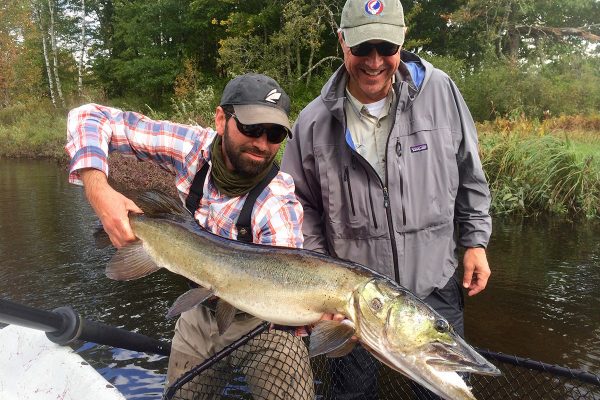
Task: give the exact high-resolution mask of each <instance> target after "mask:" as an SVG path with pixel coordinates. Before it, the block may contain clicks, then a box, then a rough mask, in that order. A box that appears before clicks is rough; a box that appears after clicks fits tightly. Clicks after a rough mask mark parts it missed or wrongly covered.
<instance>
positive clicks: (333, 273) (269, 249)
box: [107, 201, 499, 399]
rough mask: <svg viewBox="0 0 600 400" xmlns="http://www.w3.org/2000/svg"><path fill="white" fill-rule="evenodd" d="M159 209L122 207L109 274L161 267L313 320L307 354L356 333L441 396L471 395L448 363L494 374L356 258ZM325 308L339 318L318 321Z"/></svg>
mask: <svg viewBox="0 0 600 400" xmlns="http://www.w3.org/2000/svg"><path fill="white" fill-rule="evenodd" d="M160 203H161V201H158V204H159V205H160ZM142 208H143V209H144V207H142ZM167 208H168V207H167ZM173 208H174V206H173V207H171V210H170V211H171V212H172V211H173ZM151 214H155V215H154V216H151ZM162 215H163V216H157V215H156V213H148V212H147V213H146V214H145V215H130V223H131V226H132V228H133V231H134V233H135V235H136V236H137V237H138V239H139V241H138V242H135V244H133V245H131V246H128V247H125V248H123V249H120V250H119V251H118V252H117V253H116V255H115V256H114V258H113V259H112V260H111V262H110V263H109V266H108V267H107V275H108V276H109V277H110V278H113V279H119V280H129V279H136V278H139V277H141V276H145V275H148V274H149V273H152V272H154V271H156V270H158V269H160V268H166V269H168V270H169V271H171V272H173V273H176V274H179V275H182V276H184V277H186V278H188V279H190V280H192V281H194V282H195V283H197V284H198V285H200V286H201V287H202V288H203V289H201V290H203V291H204V292H203V293H204V297H205V298H206V297H207V295H206V294H207V293H208V295H210V296H213V295H214V296H218V297H219V298H220V300H219V301H220V302H223V303H226V304H227V305H228V306H229V307H231V309H236V310H241V311H245V312H247V313H249V314H252V315H254V316H256V317H258V318H260V319H263V320H266V321H270V322H272V323H275V324H280V325H289V326H302V325H312V324H315V323H317V324H316V326H315V328H314V329H313V332H312V334H311V341H310V354H311V356H314V355H317V354H322V353H325V354H327V355H328V356H333V357H335V356H341V355H343V354H346V353H348V352H349V351H350V350H351V349H352V347H353V346H354V344H355V342H354V341H353V340H352V339H351V337H352V336H355V337H356V338H358V341H359V342H360V343H361V344H362V345H363V346H364V347H365V348H366V349H368V350H369V351H370V352H371V353H372V354H373V355H374V356H375V357H376V358H377V359H379V360H380V361H382V362H383V363H384V364H386V365H388V366H389V367H391V368H392V369H395V370H397V371H399V372H401V373H403V374H405V375H406V376H408V377H409V378H411V379H413V380H414V381H416V382H417V383H419V384H421V385H422V386H424V387H426V388H427V389H429V390H431V391H432V392H434V393H436V394H438V395H439V396H441V397H443V398H446V399H474V396H473V395H472V393H471V391H470V389H469V388H468V387H467V385H466V384H465V383H464V381H463V380H462V379H461V378H460V376H459V375H458V374H457V373H456V372H459V371H464V372H471V373H480V374H488V375H497V374H499V372H498V370H497V369H496V368H495V367H494V366H493V365H492V364H490V363H489V362H488V361H486V360H485V359H484V358H483V357H482V356H481V355H479V354H478V353H477V352H476V351H475V350H474V349H473V348H472V347H471V346H469V345H468V344H467V343H466V342H465V341H464V340H463V339H462V338H460V337H459V336H458V335H457V334H456V333H454V331H453V330H452V328H451V327H450V326H449V324H448V322H447V321H446V320H445V319H444V318H443V317H442V316H440V315H439V314H437V313H436V312H435V311H434V310H433V309H432V308H431V307H429V306H428V305H427V304H425V303H424V302H423V301H421V300H420V299H418V298H417V297H415V296H414V295H413V294H412V293H410V292H409V291H408V290H406V289H405V288H403V287H401V286H400V285H398V284H397V283H395V282H393V281H392V280H390V279H389V278H387V277H385V276H382V275H380V274H378V273H376V272H374V271H372V270H370V269H368V268H366V267H364V266H362V265H359V264H356V263H352V262H348V261H343V260H339V259H335V258H333V257H329V256H326V255H323V254H320V253H316V252H312V251H308V250H302V249H291V248H283V247H273V246H264V245H256V244H249V243H243V242H238V241H234V240H229V239H226V238H223V237H220V236H217V235H214V234H211V233H209V232H206V231H204V230H199V229H193V228H191V225H190V224H189V223H182V222H181V221H179V220H176V219H174V218H172V217H170V216H167V214H162ZM188 218H189V217H188ZM184 296H186V295H184ZM184 296H182V297H184ZM189 297H190V296H188V303H189ZM178 301H179V300H178ZM183 303H185V301H183ZM195 304H197V303H194V301H192V302H191V304H188V305H187V306H188V307H189V306H192V305H195ZM324 313H330V314H336V313H339V314H343V315H345V316H346V317H347V320H346V321H344V322H335V321H320V322H319V320H320V318H321V316H322V314H324ZM225 324H226V323H225Z"/></svg>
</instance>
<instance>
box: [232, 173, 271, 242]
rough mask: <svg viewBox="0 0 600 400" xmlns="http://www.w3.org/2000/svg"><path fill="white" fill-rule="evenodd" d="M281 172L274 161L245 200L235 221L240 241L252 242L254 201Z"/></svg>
mask: <svg viewBox="0 0 600 400" xmlns="http://www.w3.org/2000/svg"><path fill="white" fill-rule="evenodd" d="M278 172H279V167H278V166H277V164H275V163H273V166H272V167H271V170H270V171H269V173H268V174H267V175H266V176H265V177H264V179H263V180H262V181H260V183H259V184H258V185H256V186H254V187H253V188H252V190H250V193H248V197H246V201H244V206H243V207H242V211H241V212H240V215H239V217H238V219H237V221H236V223H235V226H236V228H237V231H238V235H237V240H239V241H240V242H246V243H252V228H251V223H250V217H251V216H252V209H253V208H254V203H255V202H256V199H257V198H258V196H259V195H260V194H261V193H262V192H263V190H265V188H266V187H267V186H268V185H269V183H271V181H272V180H273V178H275V177H276V176H277V173H278Z"/></svg>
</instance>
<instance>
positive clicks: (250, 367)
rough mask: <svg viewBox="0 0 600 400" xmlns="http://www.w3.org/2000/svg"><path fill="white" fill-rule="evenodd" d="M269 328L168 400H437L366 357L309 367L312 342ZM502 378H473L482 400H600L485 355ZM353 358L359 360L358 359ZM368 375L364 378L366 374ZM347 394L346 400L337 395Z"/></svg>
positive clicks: (201, 370)
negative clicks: (309, 347) (340, 391)
mask: <svg viewBox="0 0 600 400" xmlns="http://www.w3.org/2000/svg"><path fill="white" fill-rule="evenodd" d="M265 328H266V325H263V326H261V327H259V328H258V329H257V330H255V332H253V333H252V334H251V335H248V337H246V338H244V339H243V340H241V341H239V342H236V343H234V344H232V346H231V347H230V348H227V349H224V350H223V351H222V352H221V353H220V354H217V355H215V356H214V357H213V358H211V359H209V360H206V361H205V362H204V363H202V364H201V365H200V366H197V367H196V368H193V369H192V370H191V371H189V373H188V374H186V375H184V376H183V377H182V378H180V379H179V380H177V381H176V382H175V383H174V384H173V385H172V386H171V387H170V388H169V389H168V390H167V391H166V392H165V395H164V397H163V398H164V399H257V400H258V399H266V400H271V399H285V400H288V399H298V400H300V399H315V398H316V399H319V400H328V399H338V398H357V399H382V400H383V399H390V400H392V399H438V397H436V396H435V395H433V394H432V393H431V392H428V391H426V390H425V389H423V388H421V387H420V386H418V385H416V384H415V383H414V382H412V381H411V380H409V379H407V378H405V377H404V376H403V375H402V374H400V373H398V372H396V371H393V370H391V369H390V368H388V367H386V366H385V365H383V364H382V363H380V362H379V361H377V360H376V359H374V358H373V357H371V356H370V355H369V354H368V353H367V352H366V351H364V352H360V351H359V352H357V353H356V359H353V360H351V361H350V362H348V361H344V360H347V358H344V359H331V358H327V357H325V356H318V357H314V358H312V359H310V360H309V359H308V351H307V344H308V339H307V338H304V339H300V338H298V337H295V336H293V335H292V334H290V332H288V331H285V330H270V331H267V330H266V329H265ZM480 353H481V354H482V355H483V356H485V357H486V358H487V359H489V360H490V361H491V362H492V363H493V364H494V365H496V366H497V367H498V368H499V369H500V370H501V371H502V376H500V377H489V376H482V375H471V376H468V377H466V379H467V380H468V381H469V385H470V386H472V390H473V394H474V395H475V397H476V398H478V399H503V400H505V399H536V400H537V399H557V400H576V399H582V400H583V399H589V400H600V377H599V376H597V375H593V374H590V373H586V372H582V371H576V370H570V369H567V368H564V367H558V366H552V365H548V364H544V363H542V362H538V361H532V360H528V359H523V358H519V357H515V356H507V355H503V354H500V353H493V352H489V351H485V350H480ZM353 354H354V353H353ZM357 365H360V366H361V367H362V371H367V373H364V372H363V373H359V372H357V371H360V368H359V369H357ZM338 388H344V389H343V392H344V393H345V394H346V396H348V395H350V394H353V395H354V396H355V397H343V396H341V395H340V393H338Z"/></svg>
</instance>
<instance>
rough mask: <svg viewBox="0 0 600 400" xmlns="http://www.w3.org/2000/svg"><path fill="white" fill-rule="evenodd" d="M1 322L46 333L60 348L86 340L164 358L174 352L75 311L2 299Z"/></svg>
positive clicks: (167, 344)
mask: <svg viewBox="0 0 600 400" xmlns="http://www.w3.org/2000/svg"><path fill="white" fill-rule="evenodd" d="M0 322H3V323H5V324H13V325H19V326H23V327H26V328H31V329H37V330H41V331H44V332H46V336H48V339H50V340H51V341H53V342H54V343H58V344H60V345H66V344H68V343H71V342H72V341H74V340H84V341H87V342H93V343H98V344H105V345H108V346H112V347H118V348H121V349H127V350H133V351H141V352H145V353H154V354H160V355H163V356H168V355H169V354H170V352H171V344H170V343H167V342H161V341H159V340H156V339H152V338H150V337H148V336H145V335H141V334H139V333H135V332H130V331H127V330H125V329H121V328H117V327H114V326H110V325H105V324H103V323H100V322H94V321H90V320H87V319H84V318H81V317H80V316H79V314H78V313H77V312H76V311H75V310H73V309H72V308H71V307H59V308H57V309H55V310H54V311H44V310H40V309H37V308H32V307H28V306H25V305H22V304H18V303H14V302H12V301H9V300H5V299H0Z"/></svg>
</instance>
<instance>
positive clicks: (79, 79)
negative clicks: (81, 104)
mask: <svg viewBox="0 0 600 400" xmlns="http://www.w3.org/2000/svg"><path fill="white" fill-rule="evenodd" d="M84 56H85V0H81V48H80V53H79V62H78V65H77V93H78V94H79V98H82V97H83V58H84Z"/></svg>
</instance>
